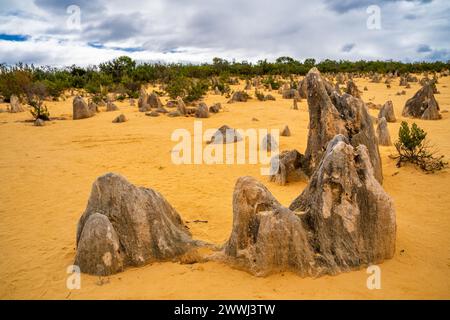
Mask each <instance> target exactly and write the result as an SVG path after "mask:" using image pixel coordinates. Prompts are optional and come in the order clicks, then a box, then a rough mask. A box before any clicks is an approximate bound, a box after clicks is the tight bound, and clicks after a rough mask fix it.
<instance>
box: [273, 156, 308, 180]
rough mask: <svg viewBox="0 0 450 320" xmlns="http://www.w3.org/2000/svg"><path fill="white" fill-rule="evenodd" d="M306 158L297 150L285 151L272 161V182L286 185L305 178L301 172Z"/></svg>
mask: <svg viewBox="0 0 450 320" xmlns="http://www.w3.org/2000/svg"><path fill="white" fill-rule="evenodd" d="M303 161H304V156H303V155H302V154H301V153H300V152H298V151H297V150H285V151H282V152H281V153H280V154H279V155H276V156H274V157H272V158H271V159H270V168H271V170H270V173H271V175H270V181H272V182H275V183H277V184H279V185H282V186H284V185H286V183H288V182H289V181H295V180H299V179H300V178H302V177H304V174H303V172H302V170H301V168H302V165H303Z"/></svg>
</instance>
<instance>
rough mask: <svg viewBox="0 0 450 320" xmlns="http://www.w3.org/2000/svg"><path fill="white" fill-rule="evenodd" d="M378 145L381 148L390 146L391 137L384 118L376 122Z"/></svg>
mask: <svg viewBox="0 0 450 320" xmlns="http://www.w3.org/2000/svg"><path fill="white" fill-rule="evenodd" d="M377 137H378V144H379V145H381V146H391V145H392V142H391V136H390V135H389V130H388V125H387V121H386V118H384V117H382V118H381V119H379V120H378V126H377Z"/></svg>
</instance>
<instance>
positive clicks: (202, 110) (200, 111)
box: [195, 102, 209, 118]
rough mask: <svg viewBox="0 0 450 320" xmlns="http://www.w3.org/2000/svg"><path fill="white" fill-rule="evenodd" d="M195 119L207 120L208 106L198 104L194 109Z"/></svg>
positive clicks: (202, 103) (201, 103)
mask: <svg viewBox="0 0 450 320" xmlns="http://www.w3.org/2000/svg"><path fill="white" fill-rule="evenodd" d="M195 117H196V118H209V110H208V106H207V105H206V103H204V102H200V104H199V105H198V106H197V108H196V109H195Z"/></svg>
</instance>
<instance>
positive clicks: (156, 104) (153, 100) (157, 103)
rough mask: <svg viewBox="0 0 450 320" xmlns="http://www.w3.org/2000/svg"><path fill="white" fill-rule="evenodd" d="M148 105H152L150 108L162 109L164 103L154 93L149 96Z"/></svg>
mask: <svg viewBox="0 0 450 320" xmlns="http://www.w3.org/2000/svg"><path fill="white" fill-rule="evenodd" d="M147 103H148V104H149V105H150V108H161V107H162V103H161V100H160V99H159V97H158V95H157V94H156V93H154V92H153V93H152V94H150V95H149V96H148V100H147Z"/></svg>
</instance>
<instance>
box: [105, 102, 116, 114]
mask: <svg viewBox="0 0 450 320" xmlns="http://www.w3.org/2000/svg"><path fill="white" fill-rule="evenodd" d="M117 110H119V108H118V107H117V106H116V104H115V103H113V102H111V101H108V102H107V103H106V111H107V112H111V111H117Z"/></svg>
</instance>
